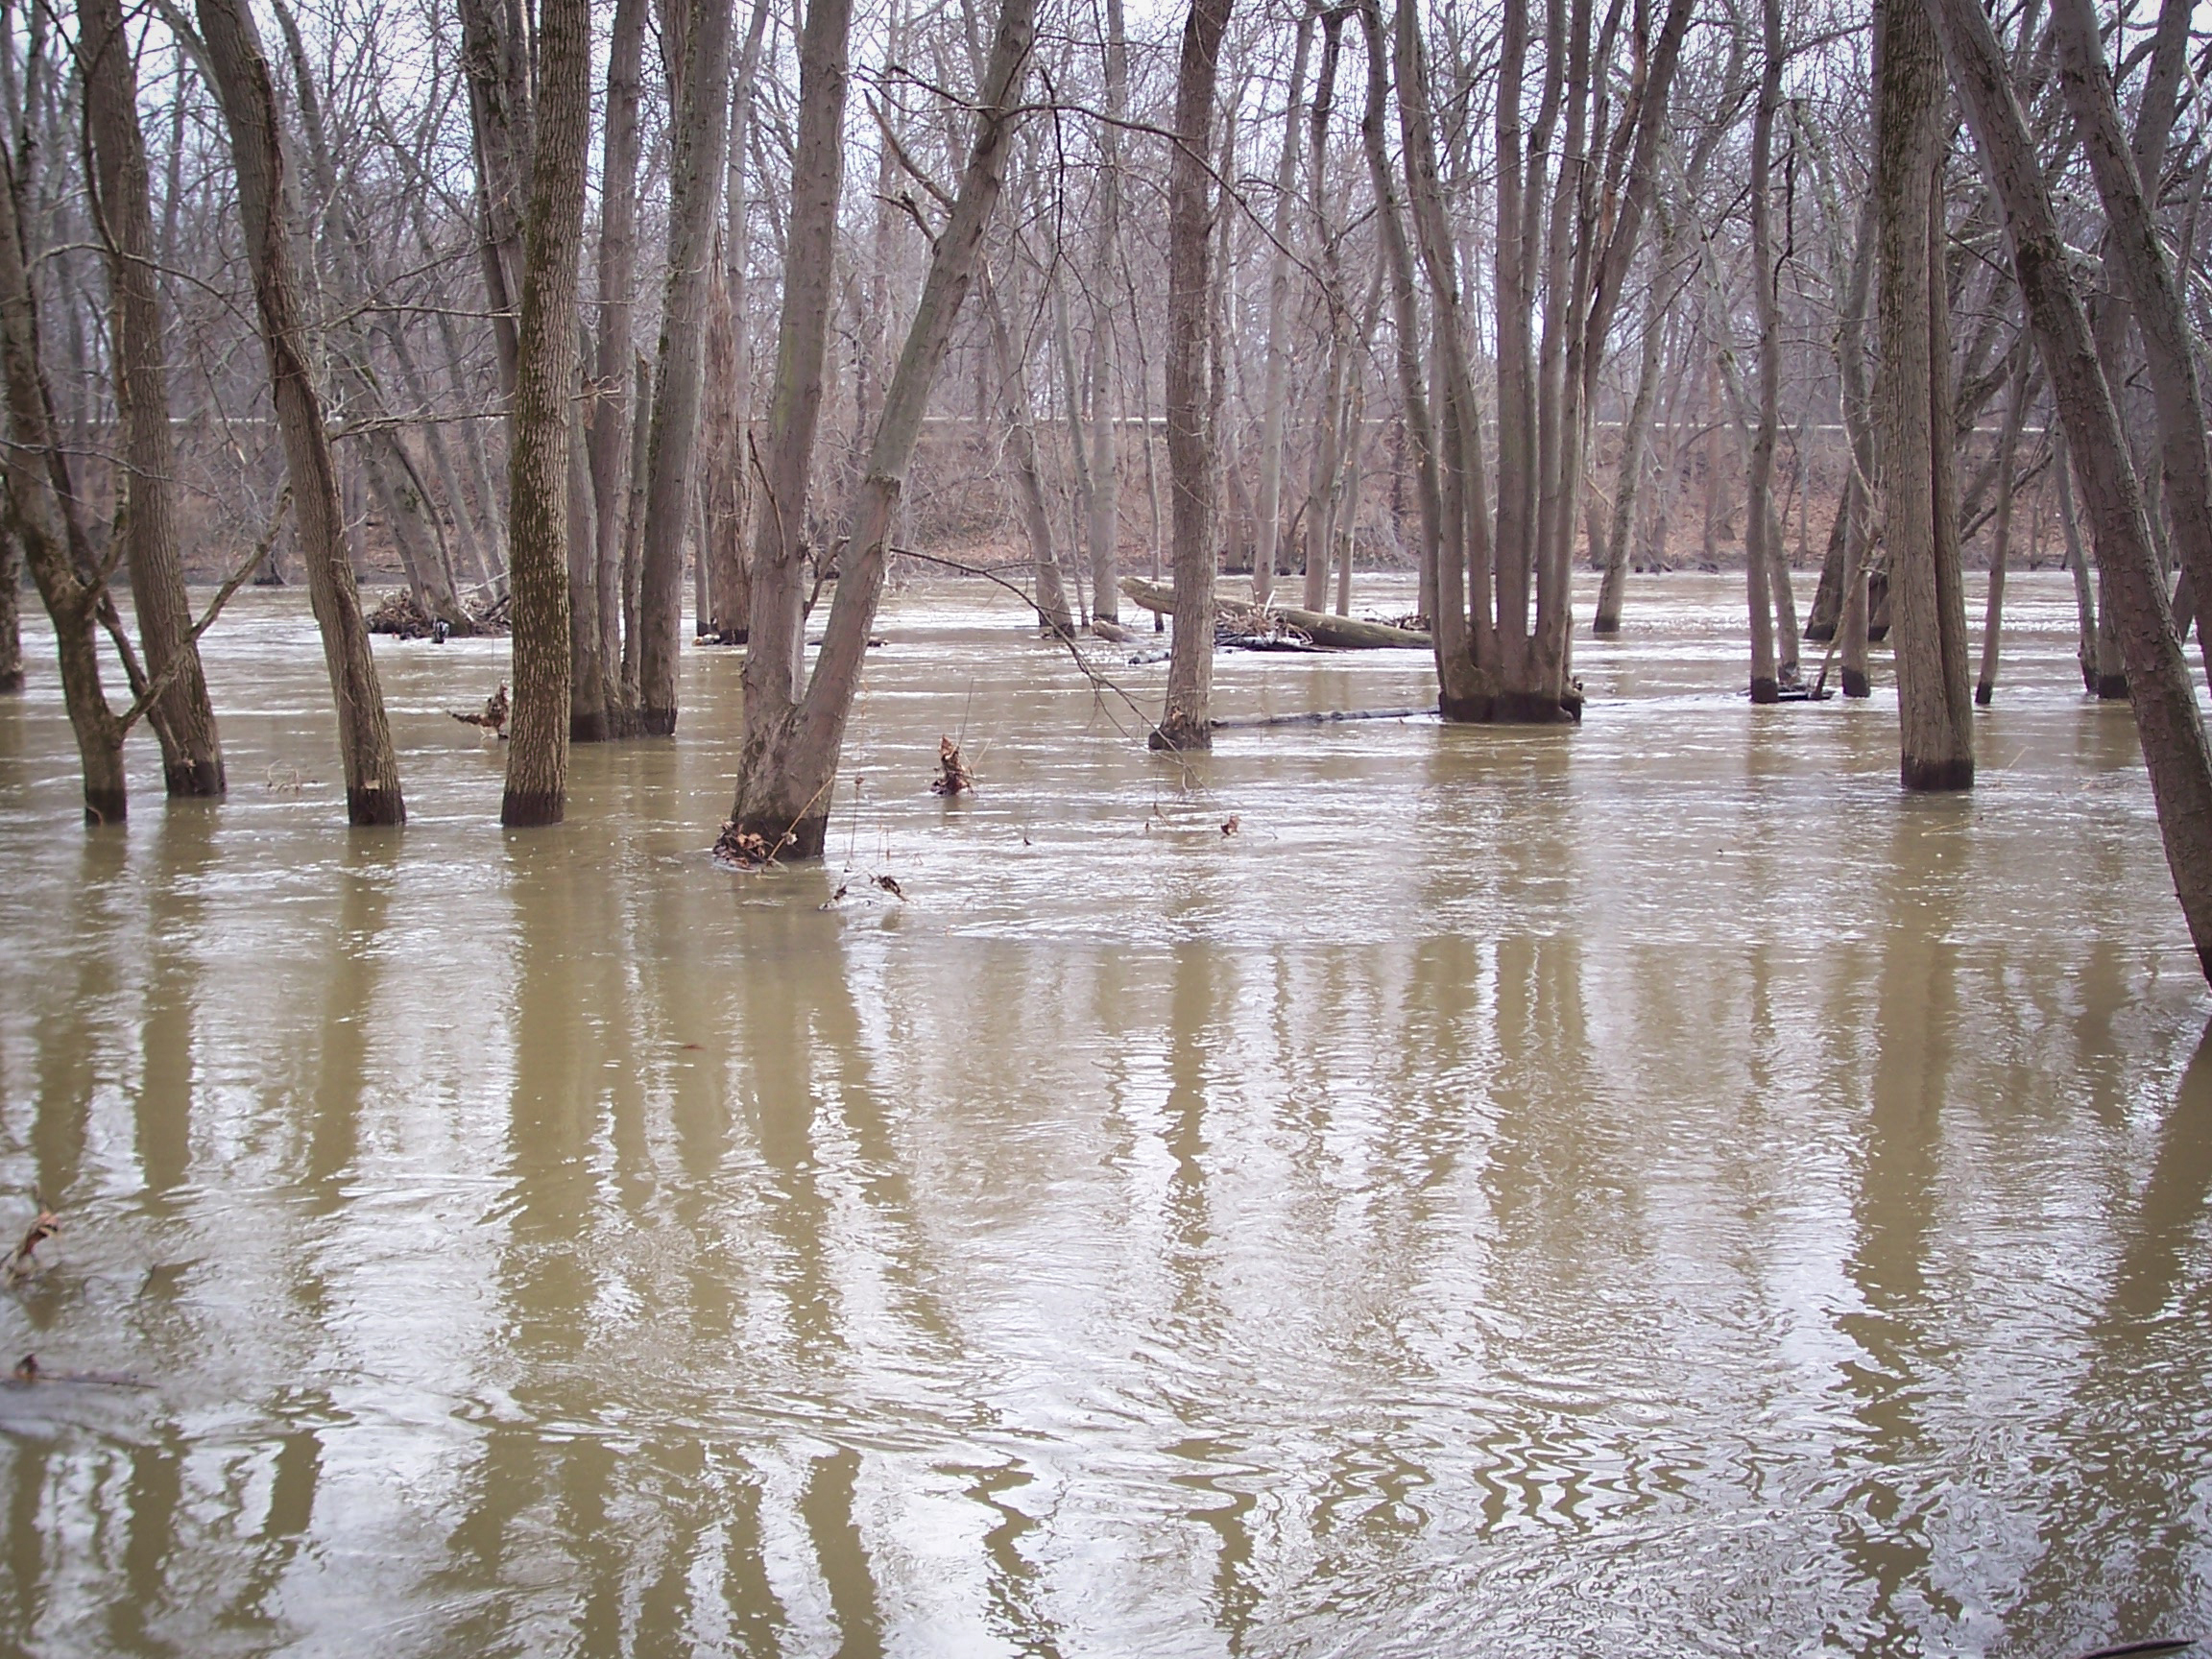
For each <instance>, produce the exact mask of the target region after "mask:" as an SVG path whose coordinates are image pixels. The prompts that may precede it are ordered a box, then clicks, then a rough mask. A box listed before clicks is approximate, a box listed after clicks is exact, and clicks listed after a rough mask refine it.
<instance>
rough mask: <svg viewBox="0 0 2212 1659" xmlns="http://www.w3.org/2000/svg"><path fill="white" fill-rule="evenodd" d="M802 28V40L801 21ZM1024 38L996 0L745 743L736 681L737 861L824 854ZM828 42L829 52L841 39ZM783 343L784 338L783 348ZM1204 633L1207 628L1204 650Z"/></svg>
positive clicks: (988, 212)
mask: <svg viewBox="0 0 2212 1659" xmlns="http://www.w3.org/2000/svg"><path fill="white" fill-rule="evenodd" d="M807 26H808V31H809V35H810V36H811V35H812V30H813V26H814V19H813V18H812V17H811V16H809V17H808V19H807ZM1035 33H1036V0H1003V5H1002V6H1001V8H1000V11H999V13H998V32H997V35H996V36H995V37H994V39H993V42H992V47H991V56H990V59H989V60H988V62H987V63H986V64H985V66H984V71H983V83H982V85H981V86H980V87H979V88H978V89H977V97H976V121H975V138H974V144H973V145H972V147H971V148H970V150H969V152H968V160H967V165H966V166H965V168H964V169H963V170H962V172H961V176H960V184H959V188H958V190H957V191H956V192H955V193H954V196H953V200H952V207H951V211H950V214H948V216H947V219H946V223H945V227H944V228H943V230H942V231H941V232H940V233H939V234H938V236H937V245H936V251H935V252H934V253H932V254H931V256H930V260H929V269H928V274H927V275H926V276H925V277H924V278H923V281H922V295H921V298H920V300H919V301H916V303H915V307H914V319H913V322H912V324H911V325H909V326H908V328H907V332H906V345H905V349H903V350H902V351H901V352H900V354H899V367H898V369H897V371H896V372H895V373H893V374H892V377H891V384H890V386H889V387H888V388H886V390H885V392H884V397H883V411H882V415H881V417H880V418H879V419H878V421H877V425H876V434H875V439H874V442H873V443H872V444H871V445H870V447H869V452H868V457H867V461H866V465H865V467H864V468H863V470H862V473H861V476H860V479H859V482H858V483H857V484H856V485H855V486H854V493H853V500H852V502H851V503H850V511H849V512H848V514H847V516H846V522H848V523H849V524H850V525H851V526H852V535H851V539H850V540H849V541H847V543H846V549H845V557H844V564H843V569H842V571H841V572H840V574H839V577H838V581H837V592H836V597H835V598H834V599H833V600H831V602H830V607H829V621H828V622H827V623H826V624H825V625H824V628H823V632H822V649H821V653H820V655H819V656H818V657H817V658H816V660H815V665H814V673H813V677H812V678H811V679H810V680H809V681H808V683H807V686H806V692H805V696H804V697H803V698H800V699H798V700H797V701H796V702H790V703H786V704H785V705H784V708H783V709H782V710H781V712H780V713H779V715H778V717H777V718H776V719H775V721H774V723H773V724H768V725H764V726H763V727H762V728H761V729H760V739H759V741H757V742H756V741H755V735H754V734H755V731H756V727H755V724H754V710H753V709H752V707H751V696H750V692H751V687H750V686H748V688H747V689H748V707H747V709H746V725H747V741H746V746H745V754H744V757H743V760H742V763H741V769H740V771H739V774H738V780H737V800H736V803H735V806H734V809H733V811H732V813H731V817H730V822H729V824H728V825H727V826H726V827H725V829H724V830H723V840H722V842H721V844H720V845H721V846H722V847H723V848H724V849H726V850H728V851H730V852H733V853H735V854H738V855H739V856H740V857H748V856H750V857H752V858H756V859H757V858H758V857H762V856H766V857H773V856H775V855H776V854H778V853H781V852H788V853H789V854H791V855H792V856H794V857H800V858H818V857H820V856H821V854H822V843H823V838H824V836H825V834H826V832H827V830H828V829H829V807H830V796H831V791H832V788H833V786H834V784H835V782H836V781H837V761H838V757H839V756H840V755H842V754H843V752H844V745H845V727H846V723H847V721H849V720H850V719H851V717H852V713H853V699H854V695H855V694H856V693H857V692H858V690H859V686H860V670H861V666H862V663H863V662H864V661H865V660H866V657H867V647H868V631H869V629H870V628H871V627H872V626H873V625H874V623H875V620H876V608H877V605H878V601H879V600H880V599H881V597H882V593H883V572H884V567H885V565H886V564H887V563H888V559H889V554H890V544H891V531H892V526H893V525H894V523H896V521H897V519H898V515H899V503H900V499H901V497H902V494H903V493H904V488H905V474H906V466H907V463H908V462H909V461H910V460H911V459H912V456H913V452H914V441H915V440H916V438H918V437H919V436H920V435H921V431H922V418H923V415H924V413H925V411H926V409H927V406H928V402H929V390H930V387H931V386H932V385H934V384H935V382H936V379H937V371H938V369H939V368H940V367H941V366H942V365H943V363H944V361H945V352H946V349H947V348H948V347H949V346H950V344H951V340H952V327H953V325H954V324H955V323H956V322H957V321H958V320H959V315H960V305H961V301H963V300H964V299H965V298H966V296H967V292H968V288H969V286H970V284H971V281H972V280H973V278H974V274H975V269H976V262H977V253H978V250H979V249H980V247H981V245H982V241H983V235H984V232H985V231H986V230H987V229H988V228H990V223H991V217H992V213H993V211H994V210H995V209H996V207H997V206H998V194H999V190H1000V188H1001V186H1002V184H1003V182H1004V179H1005V169H1006V152H1007V148H1008V145H1009V142H1010V140H1011V137H1012V134H1013V130H1014V124H1015V122H1016V121H1017V120H1018V119H1019V105H1020V102H1021V95H1022V81H1023V79H1024V78H1025V72H1026V70H1027V68H1028V63H1029V55H1030V52H1031V49H1032V47H1033V45H1034V43H1035ZM830 44H831V43H830V42H828V41H824V40H820V39H819V38H809V40H808V43H807V47H808V50H811V51H815V52H820V53H822V54H823V55H824V56H827V54H828V52H829V47H830ZM837 44H838V45H839V46H840V47H841V46H842V41H841V40H840V41H839V42H838V43H837ZM839 56H840V57H841V56H842V53H841V52H840V53H839ZM803 108H804V104H803ZM802 144H804V138H802ZM816 200H817V204H818V209H819V210H820V211H821V212H822V213H823V216H824V218H825V219H826V220H827V219H829V218H831V217H833V215H834V212H835V204H836V198H835V195H834V194H833V193H832V194H831V195H830V196H829V197H828V198H827V200H824V199H821V198H817V199H816ZM801 228H802V222H801V221H800V219H799V217H798V215H797V213H796V212H794V214H793V218H792V235H791V237H790V240H789V241H788V243H787V244H786V246H787V248H788V249H789V250H791V251H792V252H791V253H790V255H789V257H790V258H791V259H792V261H793V263H792V264H791V266H790V268H789V270H788V271H787V273H786V278H785V279H786V282H787V283H791V284H793V285H797V275H798V272H799V270H800V269H801V267H800V266H799V265H798V264H797V263H796V261H797V259H798V258H799V257H800V255H799V253H798V252H797V251H798V250H799V248H800V246H801V240H800V236H799V231H800V229H801ZM786 321H787V322H788V321H789V314H788V312H787V313H786ZM789 338H790V336H789V333H788V332H787V333H786V336H785V339H786V344H788V342H789ZM1212 640H1213V629H1212V627H1211V625H1210V624H1209V626H1208V628H1207V641H1208V644H1209V645H1211V644H1212ZM755 648H756V649H757V645H756V647H755ZM748 666H750V664H748Z"/></svg>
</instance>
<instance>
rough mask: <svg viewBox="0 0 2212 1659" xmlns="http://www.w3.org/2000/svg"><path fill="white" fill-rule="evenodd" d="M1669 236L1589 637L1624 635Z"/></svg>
mask: <svg viewBox="0 0 2212 1659" xmlns="http://www.w3.org/2000/svg"><path fill="white" fill-rule="evenodd" d="M1672 240H1673V238H1672V237H1671V236H1662V237H1661V238H1660V240H1659V249H1658V252H1657V253H1656V254H1655V256H1654V257H1653V259H1652V261H1651V295H1650V299H1649V301H1647V303H1646V305H1645V307H1644V355H1643V359H1642V361H1641V363H1640V364H1639V365H1638V368H1637V373H1636V396H1635V399H1634V400H1633V401H1632V402H1631V403H1630V404H1629V406H1628V423H1627V425H1626V426H1625V427H1623V429H1622V433H1621V465H1620V467H1619V468H1618V469H1616V471H1615V473H1614V480H1615V481H1614V485H1613V527H1612V533H1611V534H1610V535H1609V536H1608V537H1607V538H1606V541H1605V573H1604V575H1603V576H1601V577H1600V578H1599V583H1598V611H1597V613H1596V614H1595V615H1594V616H1592V617H1591V619H1590V632H1591V633H1593V634H1596V635H1599V636H1603V635H1607V634H1618V633H1620V632H1621V606H1622V601H1623V598H1624V597H1625V595H1626V593H1627V589H1628V554H1629V544H1630V542H1631V541H1632V540H1633V537H1634V534H1635V528H1636V501H1637V495H1638V493H1639V491H1640V489H1641V487H1642V484H1643V476H1644V447H1645V442H1646V433H1647V429H1648V428H1649V426H1650V423H1651V405H1652V402H1653V401H1654V400H1655V399H1656V397H1658V392H1659V360H1660V348H1661V346H1662V345H1663V344H1664V342H1665V337H1666V326H1665V325H1666V322H1667V293H1666V278H1667V266H1668V262H1669V261H1668V252H1669V248H1670V246H1671V242H1672Z"/></svg>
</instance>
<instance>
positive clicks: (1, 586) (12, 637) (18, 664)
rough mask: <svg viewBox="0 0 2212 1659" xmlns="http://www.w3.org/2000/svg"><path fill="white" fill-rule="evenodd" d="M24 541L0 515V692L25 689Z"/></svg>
mask: <svg viewBox="0 0 2212 1659" xmlns="http://www.w3.org/2000/svg"><path fill="white" fill-rule="evenodd" d="M22 583H23V541H22V538H21V537H19V536H17V535H16V534H15V533H14V531H13V530H12V528H10V527H9V525H8V524H7V522H6V520H5V517H0V693H6V692H10V691H20V690H22V689H23V599H22V592H23V589H22Z"/></svg>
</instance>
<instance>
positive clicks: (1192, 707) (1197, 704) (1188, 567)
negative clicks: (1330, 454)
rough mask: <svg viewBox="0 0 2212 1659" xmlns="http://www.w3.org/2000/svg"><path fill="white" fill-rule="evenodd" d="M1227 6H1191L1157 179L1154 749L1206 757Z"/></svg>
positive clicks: (1218, 1) (1216, 2)
mask: <svg viewBox="0 0 2212 1659" xmlns="http://www.w3.org/2000/svg"><path fill="white" fill-rule="evenodd" d="M1229 7H1230V0H1191V5H1190V16H1189V17H1188V18H1187V19H1186V21H1185V23H1184V26H1183V52H1182V60H1181V62H1180V63H1179V65H1178V67H1177V71H1176V77H1175V148H1174V152H1173V154H1172V156H1170V158H1169V161H1168V171H1167V350H1166V397H1167V472H1168V497H1169V514H1168V517H1169V520H1170V524H1171V533H1172V536H1173V541H1174V558H1173V563H1174V567H1175V600H1176V611H1175V638H1174V643H1173V655H1172V656H1171V658H1170V659H1169V661H1168V664H1167V706H1166V712H1165V713H1164V714H1163V715H1162V716H1161V719H1160V724H1159V726H1158V727H1157V728H1156V729H1155V730H1154V731H1153V733H1152V736H1151V744H1152V747H1153V748H1155V749H1210V748H1212V747H1213V746H1214V731H1213V727H1212V726H1211V724H1210V723H1209V722H1210V720H1211V715H1210V712H1209V709H1208V701H1209V698H1210V696H1211V694H1212V691H1213V687H1214V430H1213V423H1212V422H1211V421H1209V420H1208V418H1207V407H1206V342H1207V325H1208V320H1209V316H1210V313H1211V312H1212V310H1213V304H1212V301H1213V294H1214V276H1213V271H1212V256H1213V251H1214V210H1215V204H1214V191H1213V180H1212V178H1211V177H1210V173H1209V169H1208V166H1207V159H1208V157H1209V156H1210V155H1211V154H1212V151H1213V134H1214V82H1215V79H1216V75H1217V72H1218V70H1219V67H1220V58H1221V36H1222V34H1223V32H1224V31H1225V30H1226V29H1227V27H1228V24H1229Z"/></svg>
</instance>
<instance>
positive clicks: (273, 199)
mask: <svg viewBox="0 0 2212 1659" xmlns="http://www.w3.org/2000/svg"><path fill="white" fill-rule="evenodd" d="M199 17H200V33H201V36H202V37H203V38H204V40H205V42H206V46H207V59H208V64H209V67H210V69H211V71H212V73H213V75H214V78H215V82H216V92H217V95H218V97H219V98H220V99H221V101H222V104H223V111H224V115H225V117H226V120H227V122H228V127H229V130H230V152H231V160H232V165H233V170H234V172H235V173H236V176H237V188H238V216H239V219H240V222H241V224H242V226H243V228H244V231H245V243H246V254H247V259H248V262H249V263H250V264H251V266H252V271H253V293H254V299H255V301H257V302H258V305H259V308H260V314H261V332H262V341H263V344H264V345H265V346H266V347H267V349H268V353H269V373H270V378H271V381H272V384H273V389H274V392H275V397H276V421H277V425H278V427H279V429H280V430H281V432H282V435H283V440H284V459H285V468H286V470H287V471H288V472H289V473H290V475H291V480H292V500H293V511H294V513H295V514H296V515H297V517H296V520H295V522H296V524H297V527H298V533H299V538H300V551H301V559H302V560H303V562H304V563H305V565H306V566H307V596H308V603H309V605H310V607H311V608H312V609H313V611H314V613H315V620H316V623H317V625H318V626H319V627H320V628H321V630H322V633H323V655H324V659H325V662H326V663H327V665H328V667H329V672H330V685H331V690H332V691H333V693H334V694H335V696H336V699H337V705H338V750H339V756H340V758H341V760H342V761H343V762H344V766H345V773H346V812H347V817H348V820H349V822H351V823H353V824H357V825H374V824H401V823H404V822H406V818H407V808H406V803H405V801H404V799H403V798H402V796H401V794H400V788H399V766H398V760H397V757H396V755H395V754H394V752H393V748H392V733H391V729H390V727H389V726H388V725H387V724H386V721H385V716H384V693H383V690H382V688H381V686H379V685H378V684H377V679H376V660H375V658H374V656H373V654H372V653H371V650H370V644H369V631H368V627H367V625H366V623H365V622H364V620H363V618H362V614H361V596H360V593H359V592H358V590H357V589H355V587H354V581H353V567H352V565H351V564H350V563H349V560H348V558H347V551H346V520H345V512H344V509H343V508H342V507H341V506H340V504H339V499H338V473H337V469H336V467H335V466H334V465H333V463H332V460H331V455H330V439H329V435H328V433H327V431H326V430H325V426H324V420H323V406H322V399H321V398H320V397H318V396H317V394H316V390H315V383H314V379H313V376H312V373H311V371H310V369H309V365H308V359H307V352H306V349H305V342H306V329H305V325H304V324H303V323H302V321H301V315H300V301H299V280H298V277H297V276H296V274H295V272H294V269H293V259H292V246H291V240H290V237H289V235H288V233H287V230H286V228H285V225H284V220H283V216H282V213H281V212H280V211H279V206H278V204H280V203H281V202H282V200H283V168H284V159H283V153H282V148H281V143H280V139H279V131H280V129H279V128H278V125H277V120H276V88H275V86H274V84H272V82H271V80H270V76H269V62H268V59H267V58H266V57H265V56H264V55H263V53H262V51H261V42H260V39H259V37H258V36H256V35H255V33H254V30H253V24H252V17H251V16H250V15H249V14H248V13H247V12H245V11H244V10H243V9H242V8H241V6H240V5H239V0H199Z"/></svg>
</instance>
